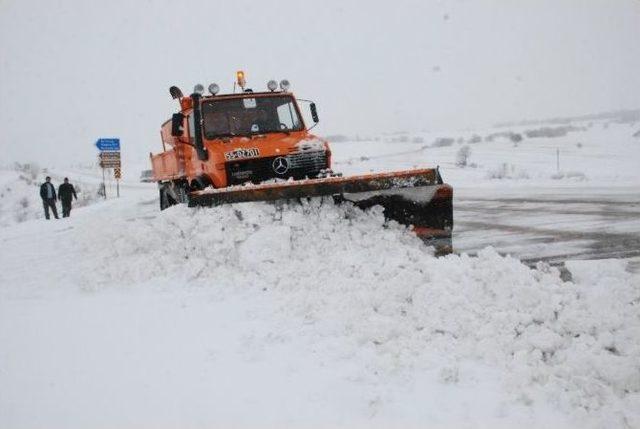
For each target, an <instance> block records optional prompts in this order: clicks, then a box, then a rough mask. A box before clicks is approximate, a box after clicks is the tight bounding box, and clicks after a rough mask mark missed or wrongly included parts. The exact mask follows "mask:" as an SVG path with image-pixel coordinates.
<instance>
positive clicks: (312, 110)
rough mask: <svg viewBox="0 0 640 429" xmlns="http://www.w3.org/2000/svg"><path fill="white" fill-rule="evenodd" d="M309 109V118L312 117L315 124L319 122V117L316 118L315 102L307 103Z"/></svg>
mask: <svg viewBox="0 0 640 429" xmlns="http://www.w3.org/2000/svg"><path fill="white" fill-rule="evenodd" d="M309 109H311V118H312V119H313V122H315V123H316V124H317V123H318V122H320V119H319V118H318V110H317V109H316V103H311V104H309Z"/></svg>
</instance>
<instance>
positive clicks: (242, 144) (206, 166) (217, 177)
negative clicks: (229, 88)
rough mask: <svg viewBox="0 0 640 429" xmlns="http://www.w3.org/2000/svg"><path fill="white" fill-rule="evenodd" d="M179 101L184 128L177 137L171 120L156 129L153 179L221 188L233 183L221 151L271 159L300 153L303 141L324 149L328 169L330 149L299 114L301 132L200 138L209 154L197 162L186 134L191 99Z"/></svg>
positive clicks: (229, 97)
mask: <svg viewBox="0 0 640 429" xmlns="http://www.w3.org/2000/svg"><path fill="white" fill-rule="evenodd" d="M277 95H278V96H288V97H291V100H292V102H293V103H294V106H295V108H296V109H297V110H298V113H299V114H300V113H301V112H300V108H299V106H298V103H297V102H296V100H295V97H293V95H292V94H291V93H283V92H278V93H277ZM273 96H274V93H272V92H267V93H252V94H251V97H252V98H259V97H273ZM246 97H247V94H246V93H241V94H231V95H219V96H212V97H203V99H202V101H203V102H204V101H207V100H209V99H214V98H215V99H234V98H235V99H239V98H246ZM180 104H181V112H182V114H183V115H184V116H185V118H184V123H183V128H184V130H185V132H184V135H183V136H180V137H175V136H173V135H172V134H171V125H172V124H171V120H169V121H167V122H165V123H164V124H163V125H162V128H161V130H160V135H161V138H162V144H163V148H164V151H163V152H161V153H159V154H157V155H153V154H151V155H150V157H151V165H152V171H153V179H154V181H156V182H164V181H175V180H179V179H184V180H187V181H188V182H189V184H192V182H194V181H199V182H200V184H201V185H209V186H213V187H214V188H225V187H227V186H230V185H232V184H235V183H232V181H231V180H229V179H230V178H229V174H228V170H227V168H226V164H227V163H228V162H229V160H228V159H226V158H225V153H229V152H234V151H238V150H251V149H254V148H259V153H260V154H259V156H257V157H255V158H261V159H263V158H275V157H280V156H287V155H291V154H294V153H298V152H301V149H300V148H301V147H302V148H304V147H305V143H308V145H309V146H314V147H315V148H316V149H321V150H322V151H324V152H325V157H326V160H324V163H325V165H322V167H323V169H330V168H331V151H330V149H329V144H328V142H326V141H324V140H322V139H320V138H319V137H317V136H315V135H313V134H311V133H310V132H309V131H307V127H306V124H304V119H302V115H301V114H300V117H301V120H302V121H303V124H302V127H303V129H302V130H301V131H290V132H289V133H267V134H258V135H254V136H250V137H247V136H235V137H223V138H216V139H211V140H209V139H207V138H206V137H203V144H204V147H205V149H206V150H207V152H208V154H209V156H208V159H207V160H206V161H201V160H200V159H198V156H197V151H196V148H195V146H194V142H193V137H190V136H192V135H193V130H191V128H190V127H193V123H192V121H191V120H190V115H192V114H193V108H192V106H191V104H192V103H191V100H190V99H189V98H188V97H184V98H182V100H181V102H180ZM320 146H321V148H320ZM245 159H248V158H245ZM194 185H195V184H194ZM192 187H193V188H194V189H197V188H198V186H192ZM200 187H204V186H200Z"/></svg>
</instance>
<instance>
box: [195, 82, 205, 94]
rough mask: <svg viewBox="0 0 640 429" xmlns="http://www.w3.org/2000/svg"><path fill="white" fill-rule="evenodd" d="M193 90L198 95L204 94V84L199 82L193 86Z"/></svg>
mask: <svg viewBox="0 0 640 429" xmlns="http://www.w3.org/2000/svg"><path fill="white" fill-rule="evenodd" d="M193 92H195V93H196V94H200V95H202V94H204V86H202V85H201V84H197V85H196V86H194V87H193Z"/></svg>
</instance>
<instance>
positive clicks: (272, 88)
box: [267, 79, 278, 92]
mask: <svg viewBox="0 0 640 429" xmlns="http://www.w3.org/2000/svg"><path fill="white" fill-rule="evenodd" d="M267 88H269V91H271V92H273V91H275V90H276V89H278V82H276V81H275V80H273V79H272V80H270V81H269V82H267Z"/></svg>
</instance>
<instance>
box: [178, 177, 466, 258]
mask: <svg viewBox="0 0 640 429" xmlns="http://www.w3.org/2000/svg"><path fill="white" fill-rule="evenodd" d="M321 196H332V197H333V199H334V200H335V201H336V202H338V203H339V202H343V201H349V202H351V203H353V204H354V205H356V206H357V207H359V208H361V209H363V210H366V209H368V208H369V207H373V206H375V205H380V206H382V207H383V208H384V216H385V218H387V219H392V220H395V221H397V222H398V223H400V224H403V225H407V226H410V225H411V226H413V230H414V232H415V233H416V234H417V235H418V236H419V237H420V238H422V239H423V240H424V241H425V242H426V243H428V244H430V245H433V246H434V247H435V248H436V250H437V253H439V254H446V253H451V251H452V246H451V230H452V228H453V202H452V200H453V190H452V188H451V186H449V185H447V184H445V183H443V182H442V178H441V177H440V173H439V171H438V169H437V168H435V169H419V170H408V171H399V172H393V173H379V174H367V175H361V176H351V177H326V178H319V179H306V180H295V181H288V182H281V183H261V184H257V185H247V186H235V187H229V188H223V189H211V190H204V191H196V192H192V193H191V194H189V197H188V199H189V207H196V206H205V207H211V206H218V205H222V204H232V203H241V202H249V201H277V200H297V199H301V198H310V197H321Z"/></svg>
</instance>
